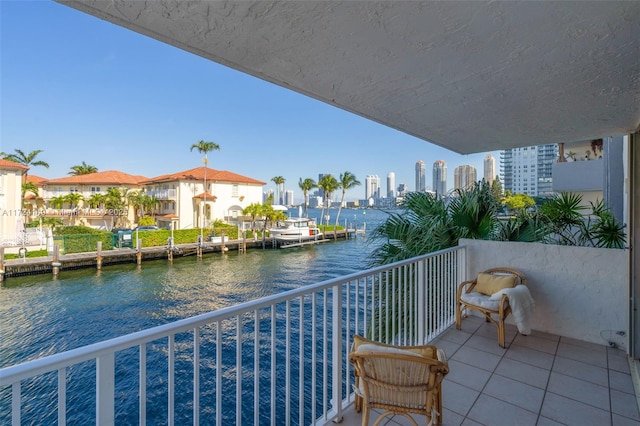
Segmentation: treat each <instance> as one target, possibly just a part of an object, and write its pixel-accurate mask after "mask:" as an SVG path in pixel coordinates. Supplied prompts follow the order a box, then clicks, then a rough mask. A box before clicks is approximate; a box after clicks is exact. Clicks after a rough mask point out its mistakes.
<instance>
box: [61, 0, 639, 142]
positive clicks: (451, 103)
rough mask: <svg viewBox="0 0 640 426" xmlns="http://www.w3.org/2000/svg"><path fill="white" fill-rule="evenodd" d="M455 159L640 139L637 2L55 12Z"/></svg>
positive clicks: (260, 4)
mask: <svg viewBox="0 0 640 426" xmlns="http://www.w3.org/2000/svg"><path fill="white" fill-rule="evenodd" d="M60 2H61V3H63V4H66V5H69V6H71V7H74V8H77V9H79V10H82V11H85V12H87V13H89V14H92V15H95V16H97V17H99V18H102V19H105V20H107V21H110V22H113V23H115V24H118V25H121V26H124V27H126V28H129V29H131V30H133V31H137V32H139V33H142V34H145V35H147V36H150V37H153V38H155V39H158V40H161V41H163V42H166V43H169V44H172V45H174V46H176V47H179V48H181V49H184V50H187V51H190V52H192V53H194V54H196V55H200V56H203V57H205V58H208V59H210V60H212V61H215V62H218V63H221V64H224V65H227V66H229V67H231V68H234V69H237V70H240V71H243V72H246V73H248V74H251V75H253V76H256V77H259V78H261V79H264V80H267V81H270V82H272V83H275V84H278V85H281V86H283V87H286V88H289V89H291V90H295V91H297V92H300V93H304V94H306V95H308V96H311V97H313V98H316V99H319V100H321V101H324V102H327V103H329V104H331V105H335V106H336V107H339V108H342V109H345V110H347V111H351V112H353V113H355V114H358V115H361V116H363V117H367V118H369V119H371V120H374V121H377V122H380V123H382V124H385V125H387V126H390V127H393V128H395V129H398V130H401V131H403V132H406V133H408V134H411V135H414V136H416V137H418V138H421V139H424V140H427V141H429V142H432V143H435V144H437V145H440V146H443V147H446V148H448V149H451V150H453V151H456V152H459V153H473V152H482V151H489V150H497V149H502V148H508V147H515V146H528V145H537V144H542V143H550V142H568V141H575V140H585V139H592V138H596V137H603V136H608V135H614V134H622V133H627V132H631V131H634V130H637V129H638V126H639V125H640V2H638V1H624V2H611V1H606V2H569V1H566V2H565V1H557V2H549V1H545V2H515V1H508V2H495V1H491V2H486V1H474V2H459V1H442V2H417V1H409V2H405V1H383V2H376V1H175V0H164V1H157V0H153V1H140V0H136V1H132V0H108V1H102V0H101V1H81V2H79V1H60Z"/></svg>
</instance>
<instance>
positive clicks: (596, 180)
mask: <svg viewBox="0 0 640 426" xmlns="http://www.w3.org/2000/svg"><path fill="white" fill-rule="evenodd" d="M604 163H605V161H604V160H602V159H599V160H591V161H573V162H564V163H554V164H553V168H552V172H551V173H552V176H553V190H554V191H555V192H563V191H564V192H602V191H603V190H604Z"/></svg>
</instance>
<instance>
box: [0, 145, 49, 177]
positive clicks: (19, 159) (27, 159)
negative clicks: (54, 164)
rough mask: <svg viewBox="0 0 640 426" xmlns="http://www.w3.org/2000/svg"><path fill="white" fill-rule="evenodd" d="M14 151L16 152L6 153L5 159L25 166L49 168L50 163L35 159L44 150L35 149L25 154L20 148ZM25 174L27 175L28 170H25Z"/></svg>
mask: <svg viewBox="0 0 640 426" xmlns="http://www.w3.org/2000/svg"><path fill="white" fill-rule="evenodd" d="M14 151H15V152H16V153H15V154H5V155H4V159H5V160H9V161H13V162H14V163H18V164H22V165H23V166H27V167H31V166H42V167H45V168H47V169H48V168H49V164H48V163H46V162H44V161H41V160H38V161H34V160H35V158H36V157H37V156H38V154H40V153H41V152H42V150H41V149H36V150H35V151H31V152H30V153H29V154H25V153H24V152H22V151H21V150H19V149H15V150H14ZM3 154H4V153H3ZM24 176H25V177H26V176H27V172H26V171H25V172H24Z"/></svg>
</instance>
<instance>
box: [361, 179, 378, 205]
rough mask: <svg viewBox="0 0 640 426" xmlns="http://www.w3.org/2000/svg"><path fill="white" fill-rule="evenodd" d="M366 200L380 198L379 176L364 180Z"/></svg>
mask: <svg viewBox="0 0 640 426" xmlns="http://www.w3.org/2000/svg"><path fill="white" fill-rule="evenodd" d="M364 198H365V200H369V199H374V200H377V199H378V198H380V177H378V175H367V177H366V178H365V180H364Z"/></svg>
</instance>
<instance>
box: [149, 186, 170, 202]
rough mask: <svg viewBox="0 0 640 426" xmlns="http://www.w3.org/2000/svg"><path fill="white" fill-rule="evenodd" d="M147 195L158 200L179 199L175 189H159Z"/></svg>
mask: <svg viewBox="0 0 640 426" xmlns="http://www.w3.org/2000/svg"><path fill="white" fill-rule="evenodd" d="M145 194H147V195H148V196H150V197H155V198H156V200H160V201H162V200H172V201H175V200H176V197H177V191H176V190H175V189H157V190H150V191H146V192H145Z"/></svg>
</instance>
